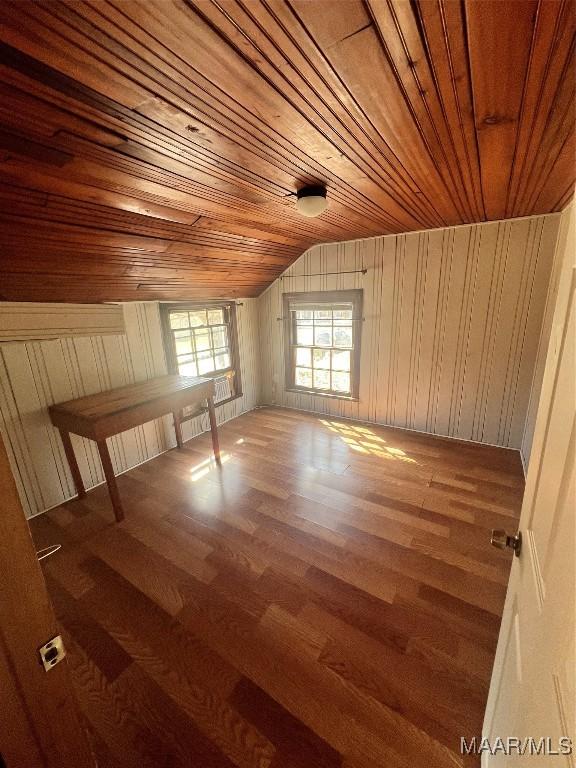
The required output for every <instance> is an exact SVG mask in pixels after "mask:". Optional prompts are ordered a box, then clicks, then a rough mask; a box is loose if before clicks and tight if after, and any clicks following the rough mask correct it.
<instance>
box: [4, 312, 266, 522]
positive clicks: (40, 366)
mask: <svg viewBox="0 0 576 768" xmlns="http://www.w3.org/2000/svg"><path fill="white" fill-rule="evenodd" d="M3 306H4V307H7V306H8V305H7V304H4V305H3ZM30 307H31V308H33V307H34V305H30ZM87 311H88V309H87ZM123 311H124V320H125V328H126V332H125V334H117V335H97V336H96V335H95V336H84V337H74V338H58V339H53V340H40V341H27V342H19V341H14V342H3V343H0V431H1V432H2V436H3V438H4V442H5V443H6V447H7V449H8V453H9V456H10V460H11V464H12V468H13V471H14V475H15V478H16V483H17V485H18V490H19V492H20V497H21V499H22V503H23V505H24V509H25V512H26V514H27V516H32V515H35V514H37V513H39V512H42V511H44V510H46V509H49V508H50V507H53V506H55V505H57V504H60V503H61V502H63V501H65V500H66V499H69V498H71V497H72V496H73V495H74V486H73V482H72V478H71V476H70V472H69V469H68V463H67V461H66V457H65V455H64V450H63V448H62V444H61V442H60V437H59V435H58V432H57V431H56V430H55V429H54V428H53V427H52V425H51V424H50V420H49V417H48V412H47V407H48V405H50V404H52V403H56V402H61V401H64V400H68V399H70V398H74V397H81V396H82V395H87V394H92V393H94V392H99V391H101V390H104V389H110V388H112V387H118V386H122V385H123V384H129V383H131V382H134V381H141V380H143V379H148V378H152V377H153V376H159V375H162V374H164V373H166V361H165V356H164V348H163V344H162V330H161V325H160V313H159V305H158V304H157V303H155V302H137V303H136V302H135V303H128V304H124V305H123ZM237 311H238V335H239V345H240V360H241V375H242V388H243V393H244V394H243V396H242V397H241V398H238V399H236V400H234V401H232V402H231V403H228V404H226V405H223V406H221V407H219V408H217V416H218V421H219V422H223V421H226V420H228V419H231V418H234V417H235V416H238V415H239V414H240V413H242V412H244V411H247V410H250V409H252V408H254V406H255V405H257V403H258V401H259V380H260V372H259V362H260V358H259V348H258V325H257V323H258V309H257V301H256V299H244V300H243V302H242V305H241V306H238V310H237ZM30 316H31V317H33V316H34V315H33V313H31V314H30ZM43 322H45V321H43ZM42 331H43V333H46V331H47V329H46V327H45V326H44V327H43V328H42ZM205 428H206V417H199V418H197V419H194V420H193V421H190V422H186V423H185V424H184V425H183V431H184V439H189V438H190V437H192V436H193V435H194V434H198V433H199V432H200V431H202V430H203V429H205ZM72 441H73V444H74V448H75V451H76V455H77V457H78V463H79V465H80V470H81V472H82V477H83V479H84V482H85V484H86V487H87V488H90V487H93V486H94V485H97V484H98V483H100V482H102V481H103V479H104V478H103V473H102V467H101V465H100V459H99V457H98V452H97V450H96V445H95V443H93V442H91V441H90V440H85V439H84V438H80V437H75V436H72ZM109 445H110V453H111V456H112V461H113V463H114V469H115V471H116V473H118V472H122V471H124V470H126V469H129V468H130V467H133V466H135V465H136V464H139V463H141V462H143V461H146V460H148V459H150V458H152V457H153V456H156V455H157V454H158V453H161V452H162V451H165V450H167V449H168V448H171V447H173V446H174V445H175V438H174V430H173V426H172V417H171V416H166V417H164V418H163V419H158V420H156V421H153V422H150V423H148V424H144V425H142V426H140V427H137V428H136V429H131V430H129V431H127V432H123V433H122V434H121V435H117V436H116V437H113V438H112V439H111V440H110V441H109Z"/></svg>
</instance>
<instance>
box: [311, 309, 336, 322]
mask: <svg viewBox="0 0 576 768" xmlns="http://www.w3.org/2000/svg"><path fill="white" fill-rule="evenodd" d="M314 320H330V321H332V310H331V309H315V310H314Z"/></svg>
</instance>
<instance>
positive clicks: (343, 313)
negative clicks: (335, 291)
mask: <svg viewBox="0 0 576 768" xmlns="http://www.w3.org/2000/svg"><path fill="white" fill-rule="evenodd" d="M334 320H352V308H350V309H335V310H334Z"/></svg>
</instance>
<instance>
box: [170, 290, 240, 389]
mask: <svg viewBox="0 0 576 768" xmlns="http://www.w3.org/2000/svg"><path fill="white" fill-rule="evenodd" d="M161 306H162V316H163V325H164V338H165V342H166V343H165V348H166V355H167V359H168V368H169V370H170V372H171V373H179V374H180V375H182V376H201V377H205V378H213V379H215V380H216V398H215V401H216V402H222V401H225V400H229V399H232V398H233V397H235V396H237V395H239V394H241V390H240V366H239V359H238V343H237V331H236V304H235V303H234V302H213V303H205V304H204V303H203V304H195V303H194V304H164V305H161Z"/></svg>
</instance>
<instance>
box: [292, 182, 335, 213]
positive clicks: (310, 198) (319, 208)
mask: <svg viewBox="0 0 576 768" xmlns="http://www.w3.org/2000/svg"><path fill="white" fill-rule="evenodd" d="M296 208H297V209H298V212H299V213H301V214H302V216H308V217H309V218H312V217H314V216H320V214H321V213H323V212H324V211H325V210H326V208H328V201H327V200H326V187H323V186H321V185H316V186H310V187H302V189H299V190H298V192H297V193H296Z"/></svg>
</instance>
